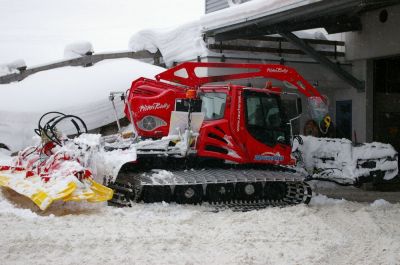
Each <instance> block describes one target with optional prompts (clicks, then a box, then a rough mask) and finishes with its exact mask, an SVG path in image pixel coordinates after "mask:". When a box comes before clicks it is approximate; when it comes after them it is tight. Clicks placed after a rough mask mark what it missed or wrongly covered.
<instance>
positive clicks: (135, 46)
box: [129, 21, 207, 66]
mask: <svg viewBox="0 0 400 265" xmlns="http://www.w3.org/2000/svg"><path fill="white" fill-rule="evenodd" d="M129 48H130V49H131V50H132V51H140V50H148V51H150V52H152V53H155V52H157V50H160V52H161V54H162V56H163V59H164V62H165V63H166V65H167V66H171V65H172V64H173V62H182V61H189V60H193V59H195V58H197V56H205V55H206V54H207V49H206V46H205V43H204V41H203V39H202V34H201V26H200V24H199V22H198V21H195V22H192V23H187V24H184V25H182V26H180V27H177V28H174V29H169V30H142V31H139V32H138V33H136V34H134V35H133V36H132V37H131V38H130V40H129Z"/></svg>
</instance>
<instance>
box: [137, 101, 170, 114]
mask: <svg viewBox="0 0 400 265" xmlns="http://www.w3.org/2000/svg"><path fill="white" fill-rule="evenodd" d="M169 107H170V105H169V104H168V103H164V104H161V103H159V102H155V103H153V104H152V105H141V106H139V111H140V112H143V111H149V110H158V109H165V110H167V109H169Z"/></svg>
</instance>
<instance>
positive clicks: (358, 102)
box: [335, 5, 400, 142]
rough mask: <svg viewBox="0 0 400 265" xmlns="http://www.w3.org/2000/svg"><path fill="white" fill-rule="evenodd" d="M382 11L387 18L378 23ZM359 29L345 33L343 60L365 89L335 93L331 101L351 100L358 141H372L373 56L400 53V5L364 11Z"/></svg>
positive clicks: (374, 57)
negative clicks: (344, 57)
mask: <svg viewBox="0 0 400 265" xmlns="http://www.w3.org/2000/svg"><path fill="white" fill-rule="evenodd" d="M383 10H386V11H387V13H388V19H387V21H386V22H384V23H382V22H381V21H380V20H379V16H380V14H381V12H382V11H383ZM361 21H362V25H363V29H362V31H359V32H348V33H345V43H346V59H347V60H348V61H351V62H352V64H353V68H352V73H353V75H354V76H356V77H357V78H358V79H360V80H363V81H365V91H364V92H358V91H357V90H355V89H350V90H346V91H343V92H342V93H336V95H335V100H352V102H353V130H355V131H356V133H357V137H358V141H361V142H363V141H366V142H371V141H372V140H373V107H374V87H373V59H376V58H380V57H388V56H395V55H399V54H400V30H399V25H400V5H395V6H391V7H388V8H384V9H379V10H375V11H371V12H368V13H365V14H363V15H362V17H361Z"/></svg>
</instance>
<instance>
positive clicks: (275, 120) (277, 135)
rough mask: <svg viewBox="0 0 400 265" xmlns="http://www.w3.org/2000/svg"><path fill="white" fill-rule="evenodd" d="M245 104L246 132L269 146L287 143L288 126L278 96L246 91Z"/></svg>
mask: <svg viewBox="0 0 400 265" xmlns="http://www.w3.org/2000/svg"><path fill="white" fill-rule="evenodd" d="M245 102H246V125H247V130H248V131H249V133H250V134H251V135H252V136H253V137H254V138H255V139H256V140H258V141H260V142H262V143H264V144H266V145H269V146H274V145H276V144H277V143H278V142H280V143H285V144H287V143H289V139H290V138H289V131H288V126H287V124H286V123H287V122H286V118H285V116H284V115H283V113H282V111H281V101H280V98H279V97H278V96H276V95H270V94H267V93H263V92H255V91H246V92H245Z"/></svg>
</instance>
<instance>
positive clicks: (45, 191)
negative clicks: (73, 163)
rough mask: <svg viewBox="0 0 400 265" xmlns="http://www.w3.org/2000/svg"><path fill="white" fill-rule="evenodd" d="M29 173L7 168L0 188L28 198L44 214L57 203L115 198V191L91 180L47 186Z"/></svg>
mask: <svg viewBox="0 0 400 265" xmlns="http://www.w3.org/2000/svg"><path fill="white" fill-rule="evenodd" d="M27 173H28V171H26V170H24V169H21V168H13V167H3V170H0V186H3V187H7V188H9V189H12V190H14V191H16V192H17V193H19V194H21V195H23V196H26V197H28V198H29V199H31V200H32V201H33V202H34V203H35V204H36V205H37V206H38V207H39V209H40V210H42V211H44V210H46V209H47V208H48V207H49V206H50V205H51V204H52V203H53V202H54V201H57V200H63V201H84V200H86V201H88V202H104V201H107V200H110V199H111V198H112V196H113V190H111V189H109V188H107V187H105V186H103V185H101V184H99V183H97V182H95V181H94V180H93V179H91V178H87V179H83V180H82V181H79V180H77V179H76V178H75V176H66V177H65V178H62V179H58V180H51V179H50V180H49V181H47V182H46V181H44V180H43V179H42V178H41V177H40V176H37V175H33V176H30V175H29V174H27ZM27 176H28V177H27Z"/></svg>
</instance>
